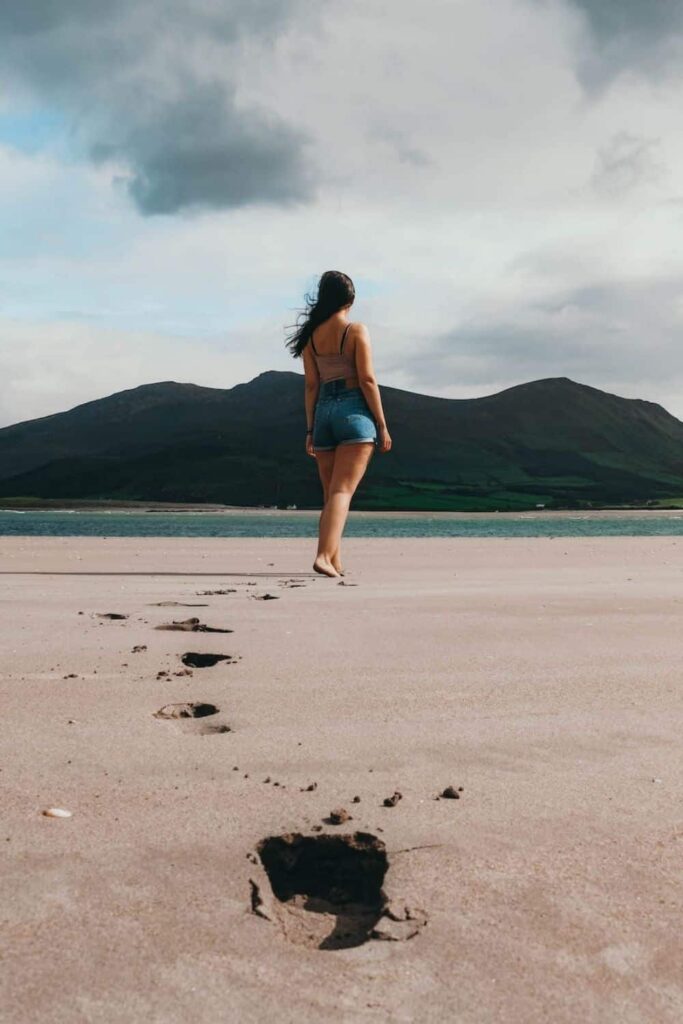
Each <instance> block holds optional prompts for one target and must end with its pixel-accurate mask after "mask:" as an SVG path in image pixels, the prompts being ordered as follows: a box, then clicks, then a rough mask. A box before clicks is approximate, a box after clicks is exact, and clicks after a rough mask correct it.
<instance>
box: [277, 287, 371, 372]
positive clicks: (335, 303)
mask: <svg viewBox="0 0 683 1024" xmlns="http://www.w3.org/2000/svg"><path fill="white" fill-rule="evenodd" d="M355 297H356V289H355V288H354V287H353V281H352V280H351V278H350V277H348V276H347V275H346V274H342V272H341V270H326V271H325V273H324V274H323V276H322V277H321V278H320V280H319V281H318V294H317V296H316V298H315V299H314V298H313V297H312V296H310V295H308V294H307V295H306V296H305V299H306V309H305V310H302V312H301V313H299V315H298V317H297V322H296V324H295V325H294V327H295V330H294V334H292V336H291V337H290V338H288V339H287V341H286V343H285V344H286V345H287V348H288V349H289V350H290V351H291V353H292V356H293V357H294V358H295V359H298V358H299V356H300V355H301V353H302V352H303V350H304V349H305V348H306V345H308V342H309V341H310V338H311V335H312V334H313V331H314V330H315V329H316V327H317V326H318V324H322V323H324V321H325V320H328V319H329V318H330V317H331V316H332V314H333V313H336V312H337V311H338V310H340V309H343V308H344V306H350V305H351V303H352V302H353V300H354V299H355ZM302 316H303V317H304V322H303V323H299V321H300V320H301V317H302Z"/></svg>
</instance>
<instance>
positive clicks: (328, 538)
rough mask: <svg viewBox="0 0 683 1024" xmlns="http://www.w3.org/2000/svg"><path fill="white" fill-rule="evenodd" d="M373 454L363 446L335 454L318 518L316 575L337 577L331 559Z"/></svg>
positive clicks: (368, 446) (350, 446) (340, 449)
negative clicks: (354, 496)
mask: <svg viewBox="0 0 683 1024" xmlns="http://www.w3.org/2000/svg"><path fill="white" fill-rule="evenodd" d="M373 451H374V445H372V444H369V443H364V442H359V443H358V444H347V445H339V447H338V448H337V449H336V450H335V452H336V454H335V459H334V468H333V470H332V478H331V480H330V484H329V488H328V498H327V501H326V502H325V507H324V508H323V510H322V513H321V515H320V525H319V531H320V536H319V539H318V554H317V556H316V559H315V562H314V563H313V568H314V569H315V570H316V572H322V573H324V574H325V575H326V576H336V575H338V573H337V571H336V569H335V568H334V565H333V562H332V558H333V556H334V555H335V554H338V551H339V545H340V542H341V536H342V533H343V531H344V526H345V525H346V518H347V516H348V512H349V506H350V505H351V499H352V497H353V495H354V493H355V491H356V488H357V487H358V484H359V483H360V482H361V480H362V479H363V475H364V473H365V471H366V469H367V467H368V463H369V462H370V459H371V457H372V453H373Z"/></svg>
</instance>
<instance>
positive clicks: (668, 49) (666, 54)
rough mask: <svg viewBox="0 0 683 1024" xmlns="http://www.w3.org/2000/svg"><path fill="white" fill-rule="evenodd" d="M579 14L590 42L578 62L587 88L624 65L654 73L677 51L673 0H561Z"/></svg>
mask: <svg viewBox="0 0 683 1024" xmlns="http://www.w3.org/2000/svg"><path fill="white" fill-rule="evenodd" d="M566 2H567V3H569V5H570V6H572V7H574V8H575V9H578V10H579V11H580V12H581V13H582V14H583V15H584V17H585V19H586V23H587V26H588V28H589V30H590V33H591V38H592V43H593V45H592V47H591V48H590V51H589V52H585V53H584V54H583V55H582V57H581V60H580V63H579V75H580V78H581V80H582V82H583V84H584V85H585V86H586V87H587V88H589V89H593V90H595V89H601V88H603V87H604V86H605V85H606V84H608V82H609V81H611V79H613V78H614V77H615V76H616V75H617V74H619V73H620V72H621V71H624V70H631V71H637V72H640V73H643V74H646V75H652V76H659V75H661V74H662V73H665V72H668V71H670V70H672V69H674V68H675V67H676V66H677V64H678V61H679V60H680V55H681V39H682V36H683V5H682V4H681V3H680V2H679V0H566Z"/></svg>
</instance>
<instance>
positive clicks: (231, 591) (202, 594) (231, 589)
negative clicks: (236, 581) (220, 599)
mask: <svg viewBox="0 0 683 1024" xmlns="http://www.w3.org/2000/svg"><path fill="white" fill-rule="evenodd" d="M236 593H237V590H236V588H235V587H228V588H227V590H198V591H197V596H198V597H212V596H213V595H214V594H236Z"/></svg>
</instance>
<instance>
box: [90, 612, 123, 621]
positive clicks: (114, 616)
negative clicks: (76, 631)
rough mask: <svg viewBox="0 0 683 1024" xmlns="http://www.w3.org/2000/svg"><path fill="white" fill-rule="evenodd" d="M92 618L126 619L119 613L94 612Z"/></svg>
mask: <svg viewBox="0 0 683 1024" xmlns="http://www.w3.org/2000/svg"><path fill="white" fill-rule="evenodd" d="M93 618H95V619H111V620H113V619H127V618H128V616H127V615H122V614H121V613H120V612H94V613H93Z"/></svg>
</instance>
